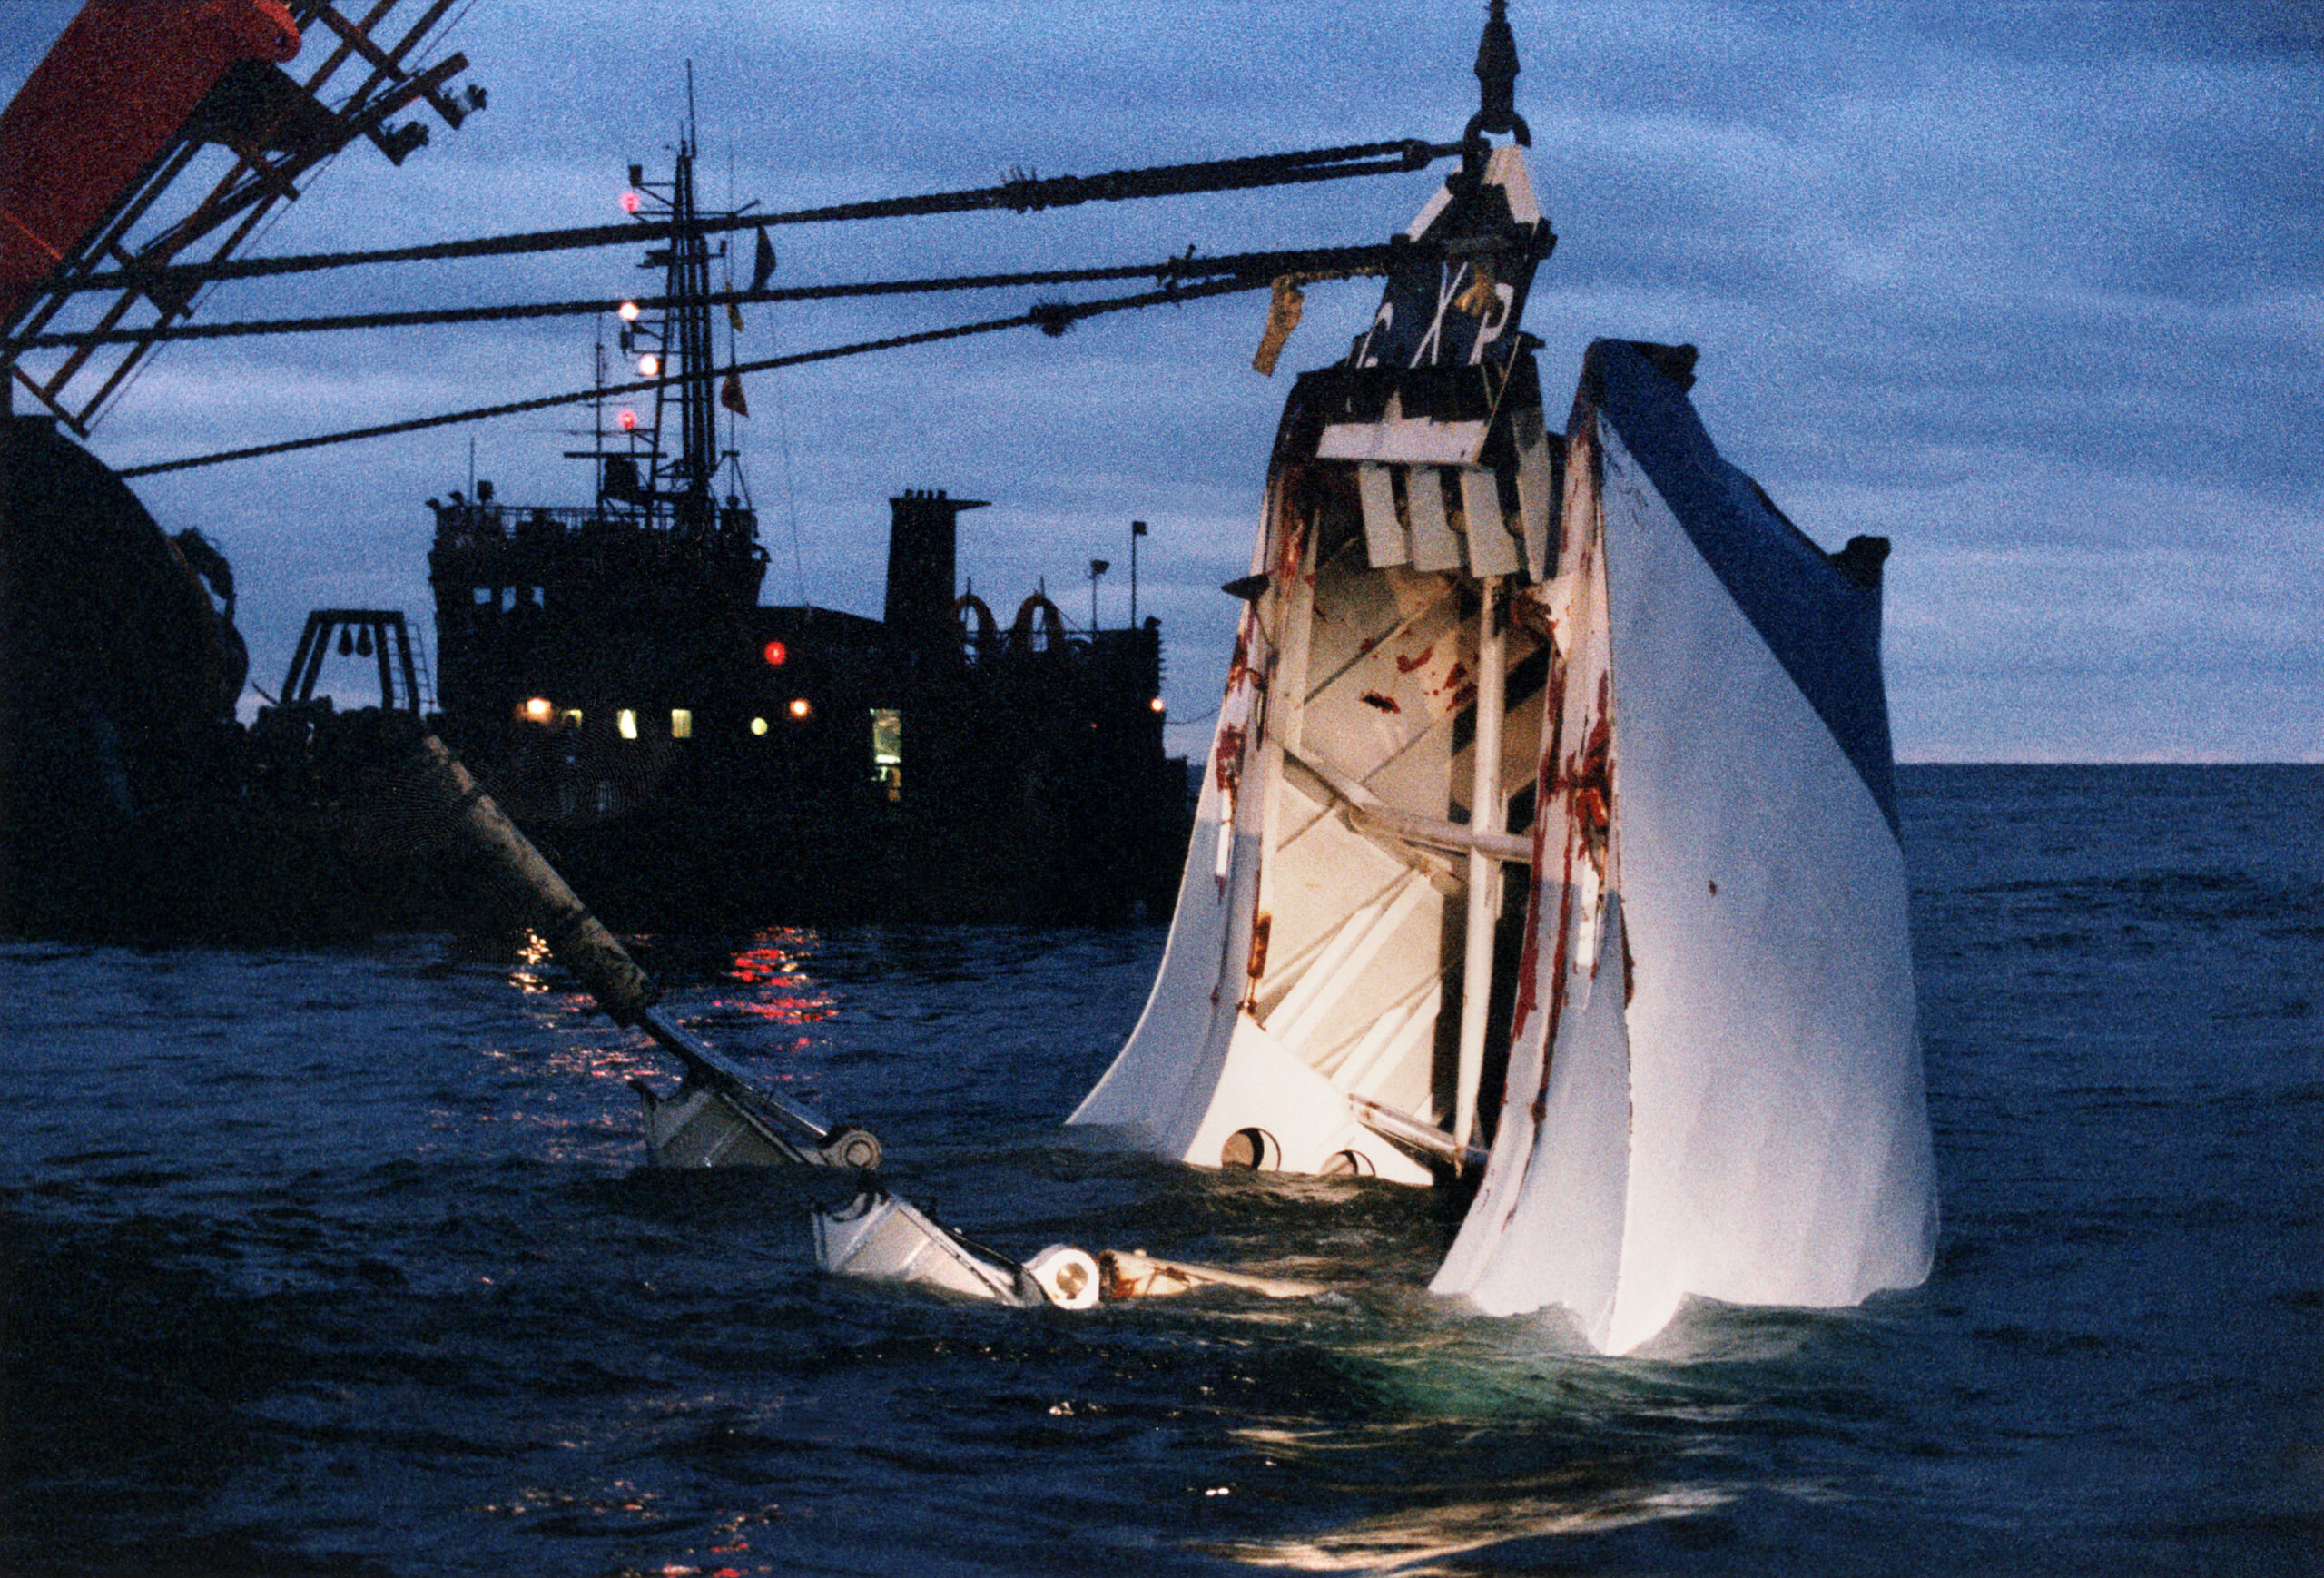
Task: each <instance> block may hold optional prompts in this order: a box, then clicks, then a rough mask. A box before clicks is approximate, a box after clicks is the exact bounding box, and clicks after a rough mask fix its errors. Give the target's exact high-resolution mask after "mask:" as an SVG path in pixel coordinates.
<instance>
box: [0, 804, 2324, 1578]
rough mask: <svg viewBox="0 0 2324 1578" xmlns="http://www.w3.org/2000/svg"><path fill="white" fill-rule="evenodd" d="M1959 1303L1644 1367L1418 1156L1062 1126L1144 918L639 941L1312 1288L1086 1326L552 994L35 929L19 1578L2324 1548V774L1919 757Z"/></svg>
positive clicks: (1104, 1315) (716, 1572)
mask: <svg viewBox="0 0 2324 1578" xmlns="http://www.w3.org/2000/svg"><path fill="white" fill-rule="evenodd" d="M1904 789H1905V800H1904V813H1905V834H1906V840H1907V844H1908V848H1909V853H1910V857H1911V862H1912V867H1913V871H1914V873H1915V900H1914V906H1915V912H1914V922H1915V931H1916V937H1917V946H1918V956H1919V970H1920V991H1921V1011H1922V1022H1923V1029H1924V1033H1925V1041H1926V1048H1927V1060H1928V1073H1929V1084H1930V1094H1931V1106H1932V1111H1933V1116H1934V1120H1935V1132H1936V1146H1937V1158H1938V1164H1939V1168H1940V1170H1941V1176H1942V1180H1943V1190H1944V1208H1945V1229H1944V1237H1943V1242H1942V1247H1941V1248H1940V1251H1939V1255H1938V1259H1937V1265H1936V1270H1935V1276H1934V1277H1932V1278H1931V1280H1930V1282H1929V1284H1928V1285H1927V1286H1926V1287H1924V1288H1921V1289H1918V1290H1915V1291H1913V1292H1910V1293H1904V1294H1896V1295H1890V1296H1884V1297H1880V1298H1878V1299H1876V1300H1875V1301H1874V1302H1873V1303H1871V1304H1870V1305H1869V1306H1867V1307H1864V1308H1861V1309H1856V1310H1848V1311H1841V1312H1804V1311H1789V1310H1745V1309H1734V1308H1722V1307H1690V1308H1689V1311H1688V1312H1687V1313H1685V1314H1684V1315H1682V1317H1681V1318H1680V1320H1679V1323H1678V1325H1677V1326H1676V1327H1673V1329H1672V1330H1671V1331H1670V1332H1669V1333H1667V1334H1666V1335H1665V1336H1664V1337H1663V1338H1662V1339H1660V1340H1659V1342H1658V1343H1657V1344H1656V1345H1655V1346H1653V1347H1652V1348H1650V1349H1649V1352H1648V1353H1647V1354H1646V1355H1644V1356H1639V1357H1634V1358H1629V1359H1620V1360H1616V1359H1605V1358H1600V1357H1596V1356H1590V1354H1588V1353H1586V1352H1584V1351H1581V1349H1580V1347H1579V1346H1578V1344H1577V1342H1576V1341H1575V1339H1573V1338H1572V1337H1571V1336H1570V1335H1569V1334H1568V1332H1567V1331H1566V1330H1565V1328H1564V1327H1562V1326H1561V1324H1560V1323H1559V1322H1557V1321H1555V1320H1553V1319H1543V1318H1538V1317H1536V1318H1522V1319H1514V1320H1495V1319H1488V1318H1483V1317H1477V1316H1474V1315H1472V1314H1468V1313H1464V1312H1463V1311H1462V1309H1461V1308H1460V1307H1455V1306H1452V1305H1449V1304H1446V1303H1443V1302H1441V1301H1439V1300H1436V1299H1434V1298H1433V1297H1430V1296H1429V1294H1428V1293H1427V1292H1426V1291H1425V1285H1426V1281H1427V1278H1428V1277H1429V1275H1430V1273H1431V1272H1432V1271H1433V1268H1434V1267H1435V1264H1436V1262H1437V1260H1438V1258H1439V1257H1440V1256H1441V1255H1442V1253H1443V1248H1444V1247H1445V1245H1446V1243H1447V1242H1448V1240H1449V1238H1450V1235H1451V1233H1452V1229H1453V1227H1454V1221H1453V1218H1452V1215H1451V1213H1450V1209H1449V1208H1448V1207H1447V1206H1446V1205H1445V1204H1444V1203H1443V1202H1442V1201H1440V1200H1438V1199H1436V1198H1432V1197H1431V1196H1429V1195H1427V1194H1425V1193H1422V1192H1415V1191H1409V1190H1404V1189H1401V1188H1396V1187H1393V1186H1389V1185H1382V1184H1377V1183H1374V1182H1355V1181H1324V1180H1302V1179H1274V1178H1265V1177H1256V1176H1251V1175H1241V1176H1235V1177H1227V1176H1223V1175H1219V1174H1214V1173H1197V1172H1195V1171H1191V1170H1187V1169H1176V1168H1169V1167H1164V1166H1160V1165H1157V1164H1154V1163H1151V1162H1148V1161H1146V1160H1142V1159H1129V1158H1124V1157H1120V1156H1113V1155H1107V1154H1102V1153H1096V1152H1092V1151H1089V1150H1087V1149H1080V1148H1078V1146H1077V1145H1075V1144H1074V1143H1072V1142H1071V1141H1069V1140H1068V1139H1067V1138H1066V1136H1065V1134H1064V1133H1063V1131H1062V1130H1061V1129H1060V1128H1059V1119H1061V1118H1062V1117H1063V1116H1064V1114H1065V1113H1066V1112H1067V1111H1068V1110H1070V1109H1071V1107H1072V1106H1073V1104H1074V1103H1075V1102H1076V1101H1077V1100H1078V1098H1079V1097H1080V1095H1081V1094H1082V1093H1083V1091H1085V1090H1087V1089H1088V1086H1089V1085H1090V1083H1091V1082H1092V1081H1093V1080H1095V1079H1096V1078H1097V1076H1098V1073H1099V1072H1100V1071H1101V1070H1103V1069H1104V1068H1105V1067H1106V1065H1107V1063H1108V1060H1110V1059H1111V1057H1112V1056H1113V1053H1114V1051H1115V1050H1116V1049H1117V1048H1118V1045H1119V1043H1120V1041H1121V1040H1122V1038H1123V1036H1124V1035H1125V1034H1126V1033H1127V1031H1128V1029H1129V1026H1130V1024H1131V1021H1133V1019H1134V1018H1135V1017H1136V1015H1137V1011H1138V1008H1139V1006H1140V1004H1141V1002H1142V1001H1143V998H1144V994H1145V991H1146V988H1147V983H1148V981H1149V979H1150V976H1151V972H1152V971H1153V968H1154V966H1155V964H1156V962H1157V958H1158V956H1159V953H1160V950H1161V942H1162V934H1161V932H1160V930H1159V928H1147V929H1137V930H1130V931H1123V932H1034V931H1016V930H947V929H917V930H875V929H865V930H852V931H827V932H766V933H763V934H762V935H759V936H755V937H751V938H743V939H724V940H717V941H711V942H690V943H681V942H676V941H674V940H671V939H648V940H646V942H645V949H644V952H645V954H646V956H647V958H648V962H649V963H650V964H651V966H652V967H653V968H654V969H655V971H656V972H657V973H658V974H659V975H660V976H661V977H662V978H663V980H664V981H665V984H667V985H669V986H670V987H671V988H672V989H673V990H672V1002H673V1006H674V1007H675V1010H676V1011H677V1013H678V1015H679V1017H680V1018H682V1019H683V1020H684V1021H686V1022H688V1023H690V1024H692V1025H693V1026H694V1028H696V1029H697V1030H699V1031H702V1032H703V1033H704V1034H705V1035H707V1036H709V1037H710V1038H712V1039H713V1040H714V1041H716V1042H717V1044H719V1045H720V1046H721V1047H723V1048H724V1049H726V1050H729V1051H730V1052H732V1053H734V1054H735V1055H736V1056H738V1057H740V1058H743V1060H746V1061H748V1062H749V1063H750V1064H751V1065H752V1066H753V1068H754V1069H755V1070H759V1071H760V1072H761V1073H763V1075H764V1076H765V1077H767V1078H768V1079H770V1080H774V1081H778V1082H779V1083H780V1084H781V1085H782V1086H783V1088H784V1089H786V1090H790V1091H792V1092H793V1093H794V1094H796V1095H798V1096H800V1097H802V1098H803V1099H805V1100H810V1101H812V1103H814V1104H816V1105H818V1106H820V1107H821V1108H822V1109H823V1110H826V1111H829V1112H831V1113H832V1114H834V1115H835V1116H844V1117H847V1118H851V1119H856V1120H858V1121H861V1122H863V1123H865V1124H866V1125H868V1126H870V1127H872V1129H875V1130H876V1131H877V1132H878V1133H879V1134H880V1135H881V1137H882V1139H884V1140H885V1141H886V1143H887V1146H888V1150H889V1156H890V1159H891V1174H890V1176H891V1180H892V1182H893V1184H894V1185H895V1187H896V1188H898V1189H899V1190H900V1191H901V1192H902V1193H904V1194H905V1195H907V1196H909V1197H910V1198H913V1199H915V1200H917V1201H918V1202H920V1203H921V1205H923V1206H925V1207H929V1208H932V1209H934V1210H935V1211H936V1212H937V1213H938V1214H940V1216H941V1217H943V1218H946V1219H948V1220H950V1221H951V1222H952V1223H954V1224H955V1225H957V1226H960V1227H962V1228H967V1229H969V1230H970V1231H972V1232H975V1233H977V1234H979V1235H980V1237H983V1238H986V1239H988V1240H990V1241H991V1242H993V1243H995V1244H997V1245H999V1246H1000V1247H1002V1248H1006V1249H1008V1250H1009V1251H1011V1252H1013V1253H1017V1254H1020V1255H1022V1254H1029V1253H1030V1252H1031V1251H1032V1250H1034V1249H1036V1248H1039V1247H1040V1246H1042V1245H1044V1244H1047V1243H1050V1242H1053V1241H1058V1240H1065V1241H1069V1242H1073V1243H1078V1244H1080V1245H1083V1246H1085V1247H1087V1248H1093V1249H1094V1248H1105V1247H1119V1248H1147V1249H1151V1250H1153V1251H1154V1252H1156V1253H1157V1254H1175V1255H1177V1256H1180V1257H1187V1258H1192V1259H1201V1260H1208V1261H1216V1262H1225V1263H1229V1264H1233V1265H1236V1266H1241V1267H1248V1268H1255V1269H1259V1270H1272V1271H1277V1272H1281V1273H1286V1274H1294V1275H1297V1276H1301V1277H1309V1278H1313V1279H1315V1280H1319V1281H1323V1282H1326V1283H1329V1284H1331V1285H1333V1286H1334V1287H1335V1288H1336V1289H1337V1291H1336V1292H1334V1293H1333V1294H1331V1295H1329V1296H1326V1297H1323V1298H1320V1299H1315V1300H1307V1301H1298V1302H1288V1303H1272V1302H1268V1301H1265V1300H1262V1299H1257V1298H1253V1297H1245V1296H1241V1295H1223V1296H1205V1297H1198V1298H1189V1299H1181V1300H1173V1301H1161V1302H1153V1303H1147V1304H1132V1305H1127V1306H1115V1307H1108V1308H1107V1309H1105V1310H1102V1311H1099V1312H1096V1313H1093V1314H1088V1315H1080V1316H1068V1315H1065V1314H1061V1313H1059V1312H1054V1311H1041V1312H1023V1311H1012V1310H1005V1309H1000V1308H997V1307H955V1306H947V1305H944V1304H940V1303H937V1302H934V1301H932V1300H931V1299H928V1298H924V1297H918V1296H916V1295H914V1294H912V1293H911V1292H908V1291H897V1290H891V1289H881V1288H878V1287H863V1286H855V1285H850V1284H844V1283H840V1282H835V1281H832V1280H829V1279H826V1278H823V1277H820V1276H818V1275H817V1273H816V1272H815V1270H814V1267H813V1257H812V1247H811V1241H810V1238H809V1231H808V1226H807V1209H808V1207H809V1205H810V1204H811V1203H812V1201H814V1200H816V1199H819V1198H833V1197H834V1196H836V1195H838V1194H842V1193H844V1192H845V1191H844V1189H843V1188H841V1187H840V1185H839V1181H838V1180H837V1179H833V1178H832V1177H831V1176H830V1175H819V1174H814V1173H808V1172H803V1171H801V1172H790V1173H758V1174H746V1173H741V1172H714V1173H701V1174H684V1175H657V1174H655V1173H654V1172H651V1171H648V1170H646V1169H645V1167H644V1165H643V1164H644V1160H645V1156H644V1150H643V1146H642V1143H641V1140H640V1138H639V1116H638V1103H637V1099H636V1097H635V1095H634V1094H633V1093H632V1092H631V1091H630V1090H628V1089H627V1088H626V1085H625V1080H626V1078H627V1077H628V1076H630V1075H632V1074H637V1073H645V1074H649V1075H654V1076H656V1077H659V1078H662V1079H663V1080H664V1081H665V1083H667V1082H668V1080H667V1073H668V1070H667V1068H666V1065H665V1063H664V1062H663V1061H662V1060H661V1059H660V1058H659V1056H658V1055H657V1054H655V1052H653V1051H652V1050H651V1049H650V1048H648V1047H647V1046H646V1045H645V1043H643V1042H642V1041H639V1040H635V1039H634V1038H632V1037H630V1036H628V1035H626V1034H625V1033H623V1032H621V1031H615V1030H614V1029H612V1028H611V1027H609V1026H608V1025H607V1024H606V1021H603V1020H602V1019H596V1018H592V1017H589V1016H588V1015H587V1014H586V1012H585V1007H586V1003H585V1000H584V999H582V998H581V997H580V996H578V995H577V994H576V991H574V990H573V989H572V987H571V984H570V982H569V981H566V980H565V979H564V978H563V977H562V976H560V975H559V974H558V973H557V972H556V971H555V970H554V968H553V967H550V966H546V965H539V964H527V963H526V962H523V961H522V960H512V959H509V958H506V957H500V958H496V957H491V956H489V954H488V953H487V952H479V951H478V950H476V949H474V948H468V949H465V950H464V949H463V948H462V947H461V946H460V945H458V944H455V943H454V942H451V941H449V940H448V939H439V938H419V939H411V940H404V941H398V942H388V943H384V944H381V945H379V946H376V947H372V948H369V949H362V950H355V951H345V952H258V953H244V952H202V951H172V952H132V951H126V950H96V951H92V950H87V949H82V948H65V947H57V946H48V945H36V944H24V945H15V946H10V947H6V948H0V1009H4V1010H5V1011H4V1012H0V1054H5V1061H0V1275H5V1321H6V1326H5V1426H0V1428H4V1429H5V1455H6V1456H5V1485H0V1495H5V1501H4V1502H0V1508H5V1513H4V1514H0V1518H4V1520H5V1521H0V1570H6V1571H9V1572H60V1573H64V1572H96V1573H180V1572H193V1573H212V1572H216V1573H235V1572H244V1573H553V1574H562V1573H574V1574H600V1573H603V1574H612V1573H643V1574H662V1575H667V1578H691V1575H700V1578H724V1575H727V1574H734V1575H740V1574H760V1573H1100V1572H1117V1571H1128V1572H1137V1573H1145V1572H1161V1573H1181V1572H1199V1573H1226V1572H1256V1573H1265V1572H1270V1571H1285V1570H1288V1571H1298V1572H1389V1571H1393V1572H1398V1573H1452V1572H1462V1573H1466V1572H1535V1571H1543V1570H1553V1571H1585V1572H1596V1571H1611V1572H1679V1573H1688V1572H1714V1573H1776V1572H1785V1573H1874V1572H1880V1573H2019V1572H2027V1573H2104V1574H2124V1573H2316V1572H2319V1571H2324V1557H2319V1552H2324V1012H2320V1010H2324V769H2319V768H2313V767H2299V768H2263V767H2236V768H2048V769H2034V768H2008V769H2004V768H1921V769H1912V770H1907V771H1906V773H1905V775H1904Z"/></svg>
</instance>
